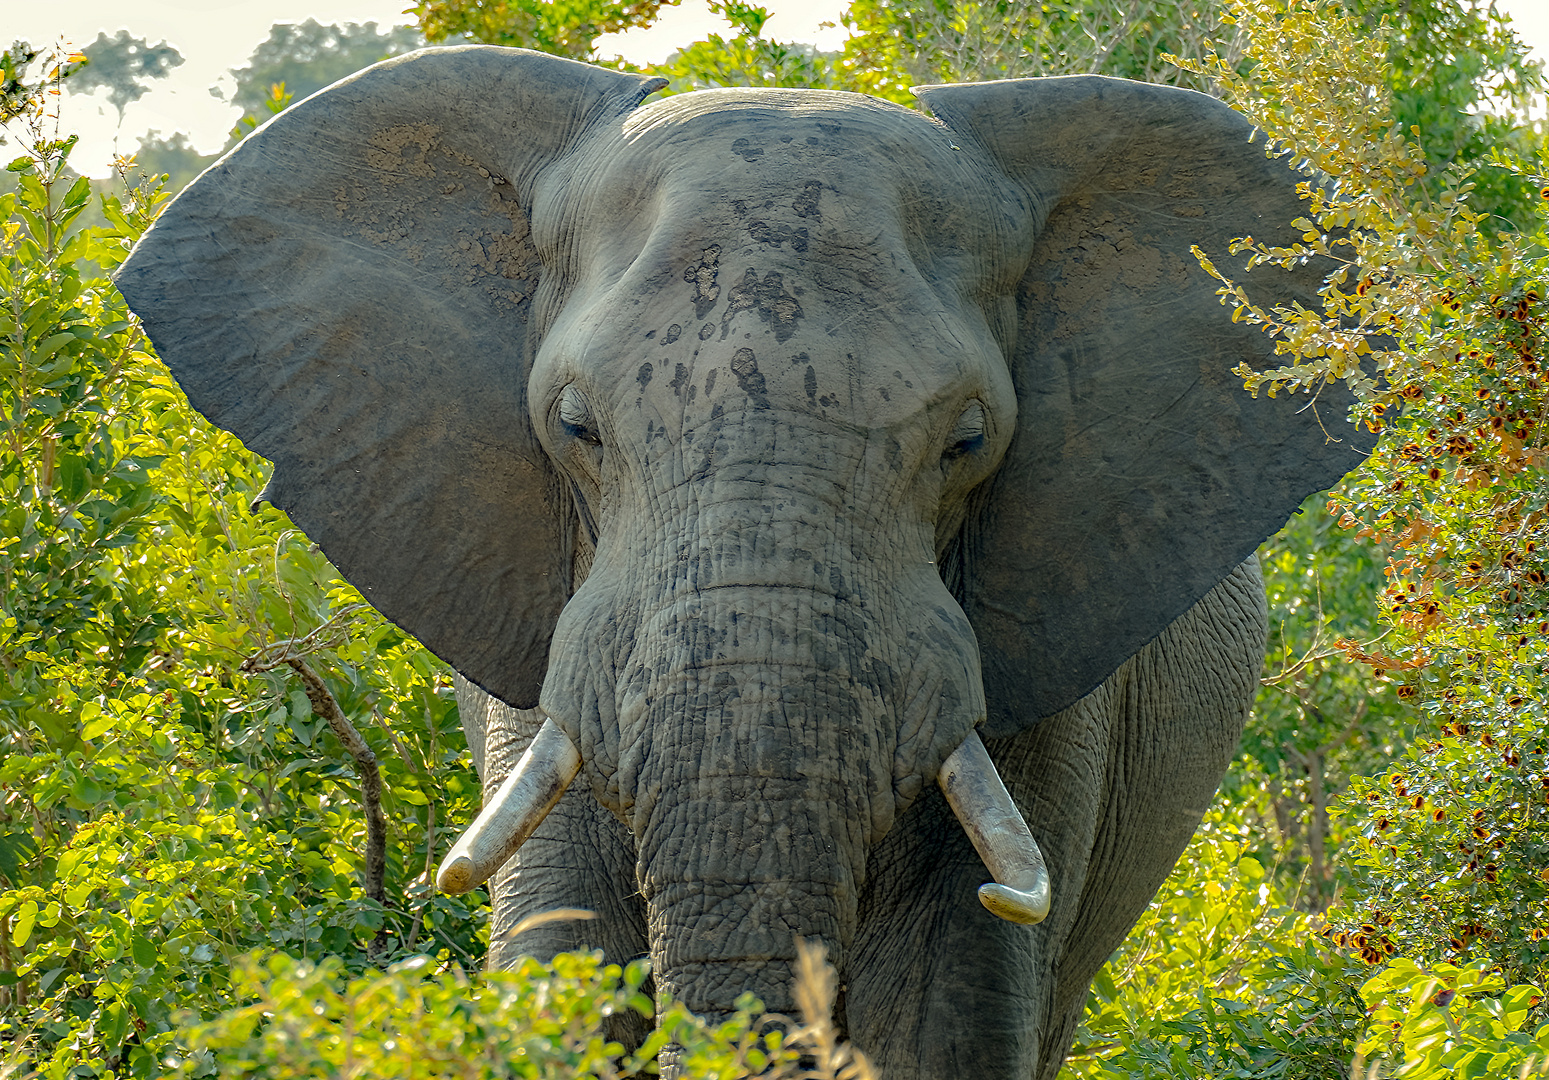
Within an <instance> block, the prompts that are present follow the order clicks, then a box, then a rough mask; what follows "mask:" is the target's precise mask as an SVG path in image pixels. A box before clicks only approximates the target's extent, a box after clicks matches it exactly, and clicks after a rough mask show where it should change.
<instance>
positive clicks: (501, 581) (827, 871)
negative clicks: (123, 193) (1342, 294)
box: [116, 46, 1370, 1080]
mask: <svg viewBox="0 0 1549 1080" xmlns="http://www.w3.org/2000/svg"><path fill="white" fill-rule="evenodd" d="M664 85H665V84H664V81H663V80H661V79H656V78H650V77H646V76H642V75H635V74H629V73H624V72H619V71H613V70H607V69H603V68H599V67H594V66H590V65H586V64H582V63H578V62H575V61H570V60H564V59H559V58H556V57H552V56H547V55H544V54H540V53H533V52H526V51H523V50H514V49H504V48H496V47H491V46H459V47H453V48H444V49H432V50H426V51H422V52H419V53H415V54H411V55H408V56H404V57H400V58H396V59H392V60H388V61H386V62H384V63H382V64H379V65H376V66H374V67H371V68H368V69H366V70H365V71H363V72H361V73H359V74H357V75H355V76H352V77H350V78H348V79H346V80H344V81H342V82H340V83H338V84H336V85H334V86H332V87H330V88H328V89H326V90H323V91H320V92H319V93H318V94H316V95H314V96H312V97H310V98H308V99H307V100H305V101H303V102H300V103H298V104H296V105H294V106H292V107H291V108H289V109H288V110H286V111H285V112H284V113H282V114H281V115H279V116H277V117H275V118H273V119H271V120H270V121H269V122H268V123H266V124H265V125H263V126H262V127H261V128H259V129H258V130H257V131H256V132H254V133H253V134H252V135H250V136H249V137H248V138H247V139H246V140H245V141H244V142H242V143H241V144H240V145H239V146H237V147H236V148H235V149H234V150H233V151H232V152H231V153H229V154H228V155H227V156H226V157H224V158H223V159H222V160H221V161H219V162H218V163H217V164H215V165H214V166H212V167H211V168H210V169H209V170H208V171H207V172H205V173H204V174H203V175H202V176H201V177H200V178H199V179H198V180H197V181H195V182H194V183H193V184H192V185H191V186H190V187H189V188H188V189H187V190H185V191H184V192H183V193H182V194H180V195H179V196H178V197H177V198H176V199H175V200H173V201H172V202H171V203H170V204H169V205H168V206H167V208H166V209H165V211H164V212H163V213H162V214H161V215H160V218H159V220H158V221H157V222H156V223H155V225H154V226H153V227H152V228H151V229H150V230H149V231H148V232H147V233H146V234H145V236H144V237H143V238H142V239H141V241H140V242H139V244H138V245H137V246H136V248H135V249H134V251H133V252H132V253H131V255H130V256H129V258H128V259H127V261H126V262H125V263H124V264H123V266H122V267H121V268H120V270H119V271H118V273H117V277H116V280H117V284H118V287H119V288H120V289H121V290H122V291H123V293H124V295H125V297H126V298H127V300H128V302H129V304H130V306H131V307H132V308H133V310H134V311H135V312H136V313H137V314H138V316H139V317H140V319H141V320H142V321H143V324H144V327H145V329H146V331H147V333H148V334H149V337H150V339H151V341H152V342H153V343H154V345H155V347H156V349H157V350H158V352H159V354H160V356H161V357H162V358H163V360H164V361H165V362H166V363H167V364H168V366H169V367H170V368H171V370H172V371H173V373H174V374H175V376H176V378H177V379H178V380H179V382H180V383H181V384H182V386H183V387H184V389H185V390H186V392H187V394H188V396H189V400H190V401H191V402H192V403H193V405H194V406H195V407H196V408H198V409H199V410H200V411H202V412H203V413H204V414H205V415H206V416H208V417H209V418H210V419H211V420H212V421H213V422H214V423H216V424H218V425H220V426H222V427H224V428H227V429H229V430H231V431H233V432H235V433H236V434H237V435H238V436H240V437H241V438H242V439H243V440H244V441H245V443H246V445H247V446H248V447H249V448H251V449H252V450H254V451H256V452H258V453H260V454H263V455H264V456H266V457H268V458H270V459H272V460H273V463H274V469H273V474H272V477H271V479H270V481H269V482H268V485H267V487H266V488H265V491H264V495H263V497H264V498H266V499H267V500H268V501H270V502H271V503H273V504H274V505H276V506H278V507H280V508H281V509H283V510H285V511H286V512H288V513H289V514H290V516H291V518H292V520H293V521H294V522H295V523H296V524H297V525H298V526H299V527H301V528H302V529H304V530H305V531H306V532H307V533H308V534H309V535H310V536H311V537H312V538H313V539H314V540H315V541H316V542H317V543H318V544H319V545H320V546H321V548H322V550H323V551H324V552H325V553H326V554H327V555H328V557H329V558H330V559H331V560H332V561H333V563H334V564H335V566H336V567H337V568H338V569H339V571H340V572H341V573H342V574H343V575H344V576H345V577H346V578H348V580H350V581H351V582H353V583H354V584H355V585H356V586H357V587H358V588H359V589H360V590H361V592H362V593H363V595H364V596H365V597H366V598H367V599H369V600H370V601H371V603H372V604H374V605H375V606H376V607H378V608H379V609H380V610H381V611H382V612H383V613H384V614H385V615H386V616H388V617H389V618H390V619H392V620H394V621H395V622H397V623H398V624H400V625H401V626H403V627H404V628H405V629H407V630H408V631H409V632H411V633H413V634H414V635H415V636H417V637H418V638H419V639H420V640H421V641H422V642H423V643H424V644H425V645H426V646H427V647H428V648H429V649H431V650H432V651H433V652H435V653H436V654H437V655H439V656H440V657H442V658H444V659H445V660H446V661H447V662H448V663H449V664H450V665H451V666H452V668H454V669H455V670H456V671H457V672H458V673H459V680H460V681H459V687H460V689H459V701H460V703H461V706H462V714H463V717H464V723H465V727H466V730H467V732H468V736H469V742H470V745H471V746H472V748H473V753H474V756H475V759H476V762H477V763H478V765H479V767H480V771H481V774H482V778H483V782H484V784H485V785H486V787H485V792H486V804H485V809H484V811H483V813H482V814H481V815H480V817H479V820H478V821H477V822H476V823H475V824H474V825H473V827H472V828H471V829H470V831H469V832H468V833H467V834H466V835H465V836H464V837H463V838H462V839H461V840H459V841H458V843H457V846H456V847H454V849H453V851H452V852H451V853H450V854H449V855H448V857H447V860H446V862H445V863H443V866H442V872H441V881H442V883H443V884H444V885H446V886H448V887H451V888H458V889H466V888H471V887H473V886H475V885H477V884H479V883H480V882H483V881H485V880H489V882H490V884H489V888H490V891H491V895H492V900H493V905H494V935H493V936H494V940H495V945H494V947H493V949H492V953H491V960H490V962H491V963H492V964H493V965H495V966H497V967H498V966H501V965H505V964H509V963H510V962H511V961H512V959H513V958H514V957H515V956H517V955H519V954H522V953H531V954H537V955H540V956H546V955H550V954H552V953H554V952H556V951H559V950H565V949H575V948H599V949H601V950H603V951H604V953H605V954H606V955H607V956H608V957H609V958H610V959H615V960H619V961H627V960H630V959H632V958H635V957H642V956H648V957H649V958H650V961H651V965H652V973H653V974H652V978H653V980H654V987H655V989H656V991H658V992H659V993H663V994H667V995H670V996H671V997H672V998H673V999H674V1000H677V1001H681V1002H684V1003H686V1004H687V1005H688V1006H689V1007H690V1008H691V1009H693V1010H695V1011H696V1012H698V1013H700V1014H703V1015H705V1016H708V1017H712V1018H714V1017H719V1016H723V1015H725V1014H727V1013H728V1012H729V1011H731V1010H732V1009H733V1008H734V1002H735V1001H736V1000H737V998H738V997H739V995H741V994H743V993H744V992H746V991H752V992H754V993H756V994H757V995H758V996H759V997H760V998H761V999H762V1000H763V1001H764V1002H765V1004H766V1006H767V1007H768V1008H770V1009H771V1010H774V1011H785V1010H790V1009H791V1008H792V1006H793V999H792V995H791V987H790V981H791V977H792V975H791V970H792V969H791V965H792V962H793V957H794V954H795V942H796V939H797V938H807V939H813V940H816V941H819V942H821V943H822V944H823V945H824V946H825V947H826V949H827V954H828V956H829V958H830V961H831V963H832V964H833V965H834V966H835V968H836V971H837V974H838V979H839V983H840V986H841V991H840V995H839V999H838V1001H837V1002H836V1006H835V1022H836V1024H838V1025H839V1027H840V1029H841V1030H842V1031H843V1032H844V1033H845V1034H846V1036H847V1037H849V1038H850V1039H852V1040H853V1041H854V1042H855V1044H856V1045H858V1046H859V1047H860V1048H861V1049H863V1050H864V1051H865V1052H866V1053H867V1054H868V1055H870V1056H871V1057H872V1059H873V1061H874V1062H875V1063H876V1065H877V1066H878V1068H879V1070H880V1073H881V1075H883V1076H886V1077H888V1078H889V1080H949V1078H957V1077H962V1076H975V1077H980V1078H984V1080H996V1078H1013V1077H1015V1078H1027V1077H1034V1076H1036V1077H1040V1078H1052V1077H1053V1076H1054V1074H1055V1073H1056V1072H1057V1071H1058V1069H1059V1068H1060V1064H1061V1062H1062V1059H1063V1057H1064V1055H1065V1053H1066V1051H1067V1049H1068V1046H1069V1044H1070V1041H1071V1039H1072V1037H1073V1032H1074V1030H1075V1026H1076V1024H1077V1022H1078V1020H1079V1018H1080V1015H1081V1010H1082V1004H1083V1000H1084V997H1085V994H1086V991H1087V988H1088V985H1089V983H1090V981H1091V979H1092V978H1093V977H1094V975H1095V974H1096V973H1097V971H1098V970H1099V968H1100V967H1101V965H1102V964H1103V963H1104V962H1105V961H1106V960H1107V958H1108V957H1109V956H1110V954H1111V953H1112V951H1113V950H1114V949H1115V948H1116V947H1117V946H1118V944H1119V943H1120V942H1121V940H1122V939H1123V937H1124V935H1125V934H1126V933H1127V931H1128V930H1129V929H1130V928H1131V927H1132V926H1133V925H1134V923H1135V921H1136V920H1137V919H1138V918H1139V916H1140V915H1141V914H1142V912H1143V911H1144V909H1145V907H1146V905H1147V904H1148V903H1149V901H1150V899H1151V897H1152V896H1153V895H1154V893H1155V891H1156V890H1157V889H1158V888H1159V886H1160V885H1161V883H1162V882H1163V880H1164V879H1165V877H1166V876H1167V874H1168V873H1169V871H1170V868H1171V867H1172V865H1173V863H1174V862H1175V861H1176V859H1177V857H1178V856H1179V854H1180V853H1181V852H1182V850H1183V849H1184V847H1185V845H1186V844H1187V842H1188V840H1189V838H1190V836H1191V835H1192V833H1193V831H1194V829H1195V828H1196V827H1197V825H1198V823H1199V821H1200V819H1201V816H1202V814H1203V813H1204V811H1205V810H1206V808H1207V807H1208V805H1209V803H1210V802H1211V800H1212V798H1213V797H1214V793H1215V791H1216V788H1217V787H1218V785H1219V783H1220V780H1221V777H1222V776H1223V774H1224V771H1225V769H1226V767H1227V765H1228V762H1229V760H1230V759H1231V757H1232V755H1233V753H1234V752H1235V747H1236V743H1237V740H1238V737H1239V734H1240V730H1241V727H1242V724H1243V722H1244V718H1245V715H1246V710H1247V708H1248V705H1249V703H1250V701H1251V699H1252V696H1253V693H1254V690H1255V687H1256V685H1257V677H1258V671H1259V667H1260V664H1261V662H1262V657H1263V653H1264V645H1265V635H1266V625H1267V622H1266V608H1265V601H1264V593H1263V586H1262V582H1261V579H1260V576H1259V571H1258V567H1257V563H1256V561H1255V554H1254V553H1255V550H1256V548H1257V546H1258V545H1259V544H1260V543H1261V542H1262V541H1263V539H1264V538H1265V537H1267V536H1268V535H1270V534H1271V533H1273V532H1274V531H1275V530H1276V529H1278V528H1279V527H1280V526H1281V525H1282V524H1283V523H1284V522H1285V520H1286V519H1287V518H1288V517H1289V516H1290V515H1291V514H1292V513H1293V512H1295V510H1296V508H1297V507H1298V506H1299V505H1300V504H1301V502H1302V501H1303V500H1304V498H1306V497H1307V496H1308V495H1309V494H1311V493H1312V492H1315V491H1318V490H1321V489H1323V488H1326V487H1328V486H1330V485H1331V484H1332V483H1334V482H1335V481H1336V480H1337V479H1338V478H1339V477H1340V476H1342V475H1343V474H1344V473H1345V472H1347V471H1349V470H1350V469H1351V468H1353V467H1354V466H1355V465H1357V464H1358V463H1359V462H1360V461H1361V459H1362V456H1363V454H1365V453H1366V452H1368V451H1369V449H1370V440H1369V439H1368V438H1367V435H1366V433H1364V432H1361V431H1358V430H1356V429H1354V428H1352V427H1350V426H1349V425H1347V424H1346V423H1345V421H1344V413H1345V412H1346V411H1347V409H1348V406H1349V403H1350V398H1349V396H1348V394H1347V392H1346V391H1345V389H1344V387H1343V386H1341V385H1339V384H1329V385H1324V386H1322V387H1321V388H1320V389H1319V391H1318V393H1317V394H1316V395H1308V394H1299V395H1281V396H1280V397H1278V398H1276V399H1274V400H1269V399H1267V398H1266V399H1255V398H1254V397H1252V396H1250V395H1249V394H1247V393H1246V392H1245V391H1244V390H1243V388H1242V387H1243V380H1242V378H1241V375H1240V374H1234V370H1239V371H1240V369H1241V368H1242V366H1243V365H1247V366H1249V367H1252V368H1255V369H1262V368H1263V367H1264V366H1265V365H1266V364H1268V363H1270V362H1271V361H1272V359H1273V356H1274V344H1273V341H1272V339H1271V338H1270V337H1269V336H1268V335H1266V334H1264V333H1263V332H1262V331H1261V329H1260V328H1258V327H1254V326H1250V325H1248V324H1247V323H1245V322H1238V321H1236V320H1234V319H1232V318H1230V317H1229V312H1227V311H1226V310H1223V308H1222V306H1221V304H1222V300H1221V298H1220V297H1219V296H1218V295H1217V283H1216V282H1215V281H1214V280H1213V279H1212V278H1211V277H1210V276H1209V275H1207V274H1206V273H1205V272H1204V271H1202V270H1201V269H1200V266H1199V264H1198V261H1197V259H1196V258H1195V257H1194V256H1193V255H1192V254H1191V245H1195V244H1197V245H1200V246H1201V248H1202V249H1203V250H1205V251H1208V252H1209V253H1210V254H1211V255H1212V256H1213V257H1215V259H1216V261H1217V263H1218V264H1219V265H1222V266H1231V265H1233V263H1232V257H1231V256H1229V255H1228V252H1227V249H1228V247H1229V245H1230V243H1231V241H1232V240H1233V239H1234V238H1237V237H1242V236H1247V235H1252V236H1255V237H1257V238H1259V239H1261V240H1270V239H1276V238H1280V237H1294V236H1295V230H1294V229H1292V228H1291V227H1290V225H1289V222H1291V221H1292V219H1293V218H1295V217H1296V216H1298V214H1299V213H1301V202H1300V199H1299V194H1298V185H1299V184H1305V183H1308V182H1309V181H1308V179H1307V177H1305V176H1304V175H1302V174H1300V173H1298V172H1296V171H1295V170H1294V169H1293V168H1292V167H1291V165H1290V164H1289V163H1288V162H1287V161H1286V160H1285V159H1284V158H1283V157H1275V156H1272V155H1269V154H1267V153H1266V148H1265V144H1264V141H1263V138H1262V136H1261V135H1260V134H1259V133H1257V132H1255V130H1254V128H1253V125H1252V124H1250V123H1249V122H1248V121H1247V120H1246V119H1244V118H1243V117H1241V116H1239V115H1238V114H1236V113H1234V112H1232V111H1231V110H1230V109H1228V108H1227V107H1226V106H1225V105H1223V104H1221V103H1220V102H1218V101H1215V100H1214V99H1212V98H1210V97H1208V96H1206V95H1203V94H1199V93H1195V92H1192V91H1187V90H1182V89H1177V88H1170V87H1163V86H1152V85H1145V84H1140V83H1134V82H1128V81H1124V80H1118V79H1110V78H1102V77H1097V76H1070V77H1061V78H1047V79H1020V80H1011V81H1004V82H995V83H986V84H977V85H949V86H934V87H925V88H921V89H920V90H919V91H917V93H918V94H919V97H920V100H921V103H922V104H923V106H924V107H925V109H927V110H928V111H929V115H927V114H926V113H925V112H922V111H913V110H909V109H906V108H903V107H901V106H897V105H894V104H891V103H888V102H884V101H880V100H877V99H873V98H869V97H866V96H863V95H858V94H849V93H841V92H837V91H820V90H778V89H741V88H728V89H719V90H704V91H697V92H693V93H686V94H679V95H672V96H667V97H660V98H656V99H655V100H652V101H650V102H647V101H646V99H647V98H648V97H650V96H651V95H653V94H654V93H655V92H656V91H658V90H660V89H662V88H663V87H664ZM1236 265H1238V266H1240V265H1241V260H1239V261H1238V263H1237V264H1236ZM1332 269H1333V268H1332V266H1331V264H1320V263H1317V262H1315V261H1304V262H1300V263H1295V264H1293V265H1290V266H1288V267H1274V266H1264V267H1259V268H1255V269H1254V270H1253V272H1252V277H1251V279H1250V280H1251V282H1252V283H1253V285H1254V287H1255V288H1257V289H1258V290H1259V291H1260V295H1261V296H1263V297H1266V298H1268V299H1271V300H1274V301H1277V302H1283V303H1302V304H1306V305H1313V304H1316V303H1317V302H1318V297H1317V294H1318V290H1319V289H1320V288H1321V287H1322V283H1323V281H1324V279H1325V277H1326V276H1327V275H1328V274H1329V273H1330V271H1331V270H1332ZM524 841H525V843H524ZM518 848H520V852H519V853H517V849H518ZM991 878H993V880H988V879H991ZM981 886H982V888H981ZM976 894H977V895H976ZM555 908H584V909H588V910H590V911H592V912H595V913H596V915H597V918H595V919H594V920H591V921H587V922H572V923H552V924H549V925H546V926H542V927H539V928H538V929H534V930H531V931H529V932H527V933H525V934H521V935H512V934H511V933H510V929H511V928H512V927H514V925H515V924H516V922H517V921H518V920H520V919H522V918H523V917H524V916H526V915H529V914H533V913H536V912H542V911H546V910H550V909H555ZM641 1025H642V1026H641V1027H639V1028H638V1029H635V1028H629V1029H628V1030H623V1028H621V1032H622V1034H621V1037H623V1038H625V1039H626V1041H628V1040H632V1039H639V1038H641V1037H643V1035H644V1032H645V1027H644V1026H643V1025H644V1021H641ZM627 1026H628V1025H625V1027H627ZM663 1060H664V1066H663V1071H664V1074H665V1075H673V1073H674V1070H675V1069H678V1068H680V1066H678V1065H676V1064H675V1063H674V1062H673V1060H672V1055H671V1052H670V1050H669V1051H668V1052H664V1059H663Z"/></svg>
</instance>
